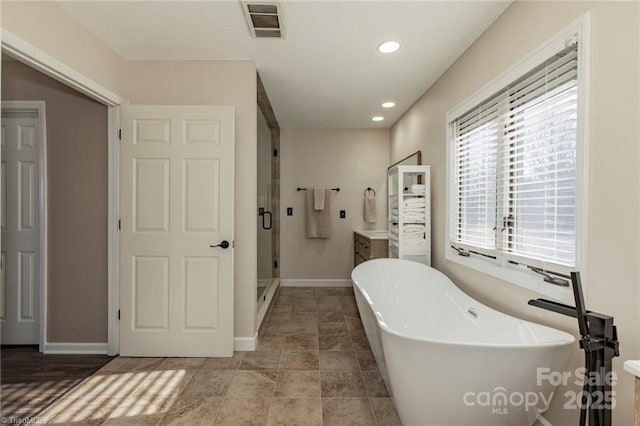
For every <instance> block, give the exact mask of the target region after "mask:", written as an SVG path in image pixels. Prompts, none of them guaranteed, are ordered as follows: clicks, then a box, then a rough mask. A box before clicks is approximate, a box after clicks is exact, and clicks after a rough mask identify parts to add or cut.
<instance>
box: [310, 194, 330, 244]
mask: <svg viewBox="0 0 640 426" xmlns="http://www.w3.org/2000/svg"><path fill="white" fill-rule="evenodd" d="M306 195H307V197H306V205H305V209H304V213H305V220H306V231H307V238H331V190H330V189H327V190H325V196H324V210H316V209H315V208H314V195H313V191H307V194H306Z"/></svg>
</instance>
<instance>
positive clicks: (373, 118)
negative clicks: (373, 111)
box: [371, 115, 384, 121]
mask: <svg viewBox="0 0 640 426" xmlns="http://www.w3.org/2000/svg"><path fill="white" fill-rule="evenodd" d="M371 120H373V121H382V120H384V117H382V116H379V115H376V116H375V117H372V118H371Z"/></svg>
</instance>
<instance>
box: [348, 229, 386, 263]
mask: <svg viewBox="0 0 640 426" xmlns="http://www.w3.org/2000/svg"><path fill="white" fill-rule="evenodd" d="M387 247H388V239H387V235H386V231H384V232H381V231H355V232H354V233H353V266H354V267H356V266H358V265H359V264H361V263H362V262H366V261H367V260H370V259H379V258H381V257H388V256H387V253H388V251H387Z"/></svg>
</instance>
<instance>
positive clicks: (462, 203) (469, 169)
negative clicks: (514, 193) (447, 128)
mask: <svg viewBox="0 0 640 426" xmlns="http://www.w3.org/2000/svg"><path fill="white" fill-rule="evenodd" d="M505 101H506V98H505V96H504V94H499V95H497V96H494V97H493V98H491V99H489V100H488V101H486V102H484V103H482V104H481V105H479V106H478V107H476V108H474V109H473V110H471V111H469V112H467V113H466V114H465V115H463V116H461V117H460V118H458V119H457V120H456V121H455V123H454V126H455V148H454V149H455V155H454V162H455V165H454V170H455V176H454V187H455V188H456V194H457V197H456V198H455V200H452V201H453V202H454V203H456V205H455V206H452V207H454V208H452V209H451V211H452V212H455V217H453V218H452V219H453V220H452V223H455V224H456V225H455V228H454V229H452V235H451V241H452V242H455V243H458V244H465V245H470V246H473V247H477V248H485V249H491V250H493V249H494V247H495V238H496V233H495V230H494V228H495V222H496V171H497V165H498V140H499V137H500V133H501V129H500V122H501V119H500V115H501V111H502V110H503V109H504V104H505Z"/></svg>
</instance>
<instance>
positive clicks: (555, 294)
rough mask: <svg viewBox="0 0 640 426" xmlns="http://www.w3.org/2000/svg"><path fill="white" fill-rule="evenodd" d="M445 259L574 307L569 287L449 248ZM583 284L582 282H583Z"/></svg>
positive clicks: (532, 273)
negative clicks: (462, 254) (467, 255)
mask: <svg viewBox="0 0 640 426" xmlns="http://www.w3.org/2000/svg"><path fill="white" fill-rule="evenodd" d="M446 259H447V260H449V261H451V262H454V263H457V264H458V265H462V266H466V267H467V268H470V269H473V270H475V271H478V272H481V273H483V274H487V275H490V276H492V277H495V278H498V279H501V280H503V281H506V282H508V283H511V284H514V285H517V286H518V287H521V288H524V289H527V290H529V291H533V292H535V293H538V294H540V295H542V296H544V297H547V298H550V299H553V300H556V301H558V302H561V303H566V304H568V305H572V306H573V305H574V304H575V302H574V300H573V291H572V290H571V287H560V286H557V285H554V284H550V283H547V282H545V281H543V279H542V277H541V276H540V275H538V274H536V273H534V272H530V271H523V270H519V269H517V267H510V266H505V267H502V266H499V265H497V264H494V263H492V261H489V260H485V259H482V258H479V257H477V256H475V257H474V255H471V256H470V257H463V256H460V255H458V253H457V252H456V251H455V250H453V249H452V248H450V247H447V251H446ZM583 284H584V281H583Z"/></svg>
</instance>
